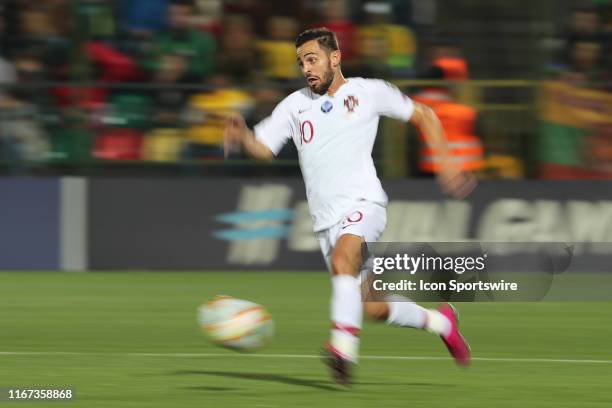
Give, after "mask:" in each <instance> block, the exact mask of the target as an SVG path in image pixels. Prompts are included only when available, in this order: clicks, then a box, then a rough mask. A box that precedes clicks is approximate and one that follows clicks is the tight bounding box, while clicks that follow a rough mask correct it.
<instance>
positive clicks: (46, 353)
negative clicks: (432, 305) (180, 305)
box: [0, 351, 612, 364]
mask: <svg viewBox="0 0 612 408" xmlns="http://www.w3.org/2000/svg"><path fill="white" fill-rule="evenodd" d="M21 355H22V356H120V357H238V358H243V357H253V358H320V356H317V355H313V354H241V353H236V354H222V353H104V352H79V351H0V356H21ZM359 358H360V359H362V360H409V361H410V360H412V361H419V360H421V361H436V360H451V358H450V357H434V356H360V357H359ZM472 360H473V361H485V362H486V361H491V362H509V363H567V364H612V360H587V359H562V358H510V357H507V358H504V357H472Z"/></svg>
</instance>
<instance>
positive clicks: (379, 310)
mask: <svg viewBox="0 0 612 408" xmlns="http://www.w3.org/2000/svg"><path fill="white" fill-rule="evenodd" d="M363 311H364V312H365V314H366V316H367V317H368V318H370V319H372V320H386V319H387V317H388V316H389V306H388V305H387V303H386V302H364V304H363Z"/></svg>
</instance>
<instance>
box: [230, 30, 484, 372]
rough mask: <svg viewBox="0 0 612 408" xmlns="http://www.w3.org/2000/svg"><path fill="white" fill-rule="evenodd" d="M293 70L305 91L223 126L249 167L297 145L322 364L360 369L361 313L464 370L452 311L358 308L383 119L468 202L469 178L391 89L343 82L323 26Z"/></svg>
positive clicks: (378, 196)
mask: <svg viewBox="0 0 612 408" xmlns="http://www.w3.org/2000/svg"><path fill="white" fill-rule="evenodd" d="M295 46H296V49H297V62H298V64H299V66H300V69H301V71H302V74H303V75H304V77H305V78H306V81H307V83H308V86H307V87H305V88H303V89H300V90H298V91H296V92H294V93H292V94H291V95H289V96H288V97H286V98H285V99H284V100H283V101H281V102H280V103H279V104H278V105H277V106H276V108H275V109H274V111H273V112H272V114H271V116H270V117H268V118H266V119H264V120H263V121H261V122H260V123H259V124H257V125H256V126H255V128H254V130H253V131H251V130H250V129H249V128H248V127H247V126H246V124H245V121H244V119H243V118H242V117H240V116H239V115H237V116H232V117H230V118H228V121H227V124H226V128H225V134H224V143H225V149H226V153H227V151H228V150H229V149H231V148H232V146H235V145H239V146H240V147H241V148H242V150H243V151H245V152H246V153H247V154H248V155H249V156H251V157H252V158H255V159H261V160H271V159H273V158H274V156H275V155H276V154H278V152H279V151H280V150H281V148H282V147H283V145H284V144H285V143H286V142H287V141H288V140H290V139H291V140H293V142H294V143H295V145H296V147H297V150H298V155H299V161H300V167H301V169H302V174H303V176H304V182H305V184H306V194H307V197H308V204H309V207H310V213H311V215H312V219H313V221H314V231H315V233H316V235H317V238H318V240H319V242H320V245H321V250H322V252H323V256H324V258H325V261H326V264H327V267H328V269H329V270H330V272H331V281H332V298H331V323H332V329H331V338H330V341H329V342H328V343H327V344H326V346H325V348H324V358H325V362H326V363H327V365H328V366H329V367H330V369H331V371H332V375H333V376H334V378H335V380H336V381H337V382H339V383H343V384H347V383H348V382H349V380H350V371H351V370H350V368H351V366H352V364H354V363H356V362H357V358H358V349H359V331H360V329H361V325H362V316H363V311H364V310H365V312H366V314H367V315H368V316H370V317H372V318H374V319H377V320H384V321H386V322H387V323H388V324H391V325H396V326H404V327H415V328H419V329H424V330H427V331H430V332H432V333H435V334H437V335H439V336H440V337H441V338H442V341H443V342H444V343H445V345H446V346H447V348H448V350H449V351H450V353H451V355H452V356H453V357H454V358H455V360H456V362H457V363H458V364H460V365H467V364H468V363H469V359H470V349H469V346H468V344H467V343H466V341H465V340H464V339H463V337H462V336H461V333H460V332H459V329H458V326H457V315H456V313H455V311H454V309H453V308H452V307H451V306H450V305H444V306H442V307H440V308H439V309H437V310H429V309H425V308H423V307H421V306H418V305H417V304H415V303H413V302H410V301H403V302H393V301H384V300H383V301H377V302H365V303H362V298H361V287H360V280H359V272H360V268H361V265H362V263H363V261H364V260H363V259H362V243H364V242H373V241H376V240H378V238H379V237H380V236H381V234H382V232H383V230H384V228H385V226H386V220H387V214H386V205H387V196H386V194H385V192H384V191H383V189H382V187H381V183H380V181H379V179H378V177H377V175H376V169H375V167H374V163H373V161H372V147H373V145H374V140H375V138H376V132H377V128H378V120H379V117H380V116H388V117H391V118H395V119H399V120H404V121H408V122H410V123H412V124H413V125H415V126H416V127H417V128H418V129H419V130H420V131H421V132H422V133H423V134H424V135H426V138H427V141H428V143H429V144H430V145H431V146H432V147H433V148H434V149H436V150H437V152H438V153H439V155H438V157H440V158H441V170H440V171H439V172H438V174H437V177H438V181H439V182H440V184H441V186H442V189H443V190H444V191H445V192H447V193H449V194H451V195H453V196H455V197H464V196H465V195H467V194H469V192H470V191H471V190H472V189H473V188H474V185H475V182H474V178H473V176H472V175H471V174H468V173H464V172H462V171H460V170H458V169H457V168H455V167H454V166H453V165H452V163H451V160H450V157H449V153H448V151H449V150H448V146H447V142H446V138H445V135H444V131H443V129H442V127H441V125H440V122H439V120H438V118H437V117H436V115H435V113H433V111H432V110H431V109H430V108H428V107H427V106H425V105H422V104H419V103H416V102H413V101H412V100H411V99H410V98H408V97H407V96H406V95H404V94H402V93H401V92H400V91H399V89H397V87H395V86H394V85H391V84H389V83H388V82H385V81H382V80H376V79H363V78H344V76H343V75H342V71H341V67H340V64H341V52H340V50H339V47H338V41H337V39H336V36H335V34H334V33H333V32H332V31H330V30H328V29H326V28H317V29H311V30H306V31H304V32H302V33H301V34H300V35H299V36H298V37H297V39H296V41H295Z"/></svg>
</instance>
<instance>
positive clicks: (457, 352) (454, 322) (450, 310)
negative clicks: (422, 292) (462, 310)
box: [438, 303, 470, 367]
mask: <svg viewBox="0 0 612 408" xmlns="http://www.w3.org/2000/svg"><path fill="white" fill-rule="evenodd" d="M438 312H440V313H442V314H443V315H444V316H446V317H447V318H448V320H449V321H450V323H451V331H450V333H449V334H448V335H447V336H440V338H441V339H442V341H443V342H444V344H445V345H446V348H448V351H449V352H450V353H451V355H452V356H453V358H454V359H455V362H456V363H457V364H458V365H460V366H462V367H467V366H469V365H470V345H469V344H468V343H467V341H465V339H464V338H463V336H462V335H461V332H460V331H459V323H458V318H457V311H456V310H455V308H454V307H453V306H452V305H451V304H450V303H447V304H445V305H442V306H440V307H439V308H438Z"/></svg>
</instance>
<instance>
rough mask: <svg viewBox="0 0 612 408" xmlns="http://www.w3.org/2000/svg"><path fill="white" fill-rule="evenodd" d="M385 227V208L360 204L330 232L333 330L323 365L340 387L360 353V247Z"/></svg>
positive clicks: (361, 305) (345, 381)
mask: <svg viewBox="0 0 612 408" xmlns="http://www.w3.org/2000/svg"><path fill="white" fill-rule="evenodd" d="M385 223H386V214H385V211H384V207H382V206H378V205H374V204H368V203H363V204H362V206H359V207H358V208H357V209H356V210H354V211H351V212H349V213H348V214H347V215H346V217H345V218H344V219H343V220H342V222H341V223H340V224H339V225H337V226H336V227H334V228H333V229H332V230H330V232H329V243H330V244H331V245H332V247H333V250H332V251H331V252H329V257H328V258H327V260H328V262H327V263H328V267H329V270H330V272H331V281H332V298H331V323H332V330H331V336H330V341H329V343H328V345H327V347H326V349H325V362H326V363H327V364H328V365H329V366H330V368H331V369H332V373H333V375H334V377H335V379H336V381H338V382H340V383H345V384H346V383H348V382H349V374H350V373H349V370H350V367H351V366H352V365H353V364H354V363H356V362H357V356H358V353H359V333H360V331H361V324H362V319H363V304H362V297H361V287H360V283H359V282H360V280H359V272H360V270H361V266H362V261H363V259H362V245H363V243H364V242H365V241H366V240H368V239H370V238H371V236H370V235H371V234H368V231H374V232H376V234H380V232H382V230H383V229H384V226H385ZM322 248H323V245H322ZM324 253H325V252H324Z"/></svg>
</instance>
